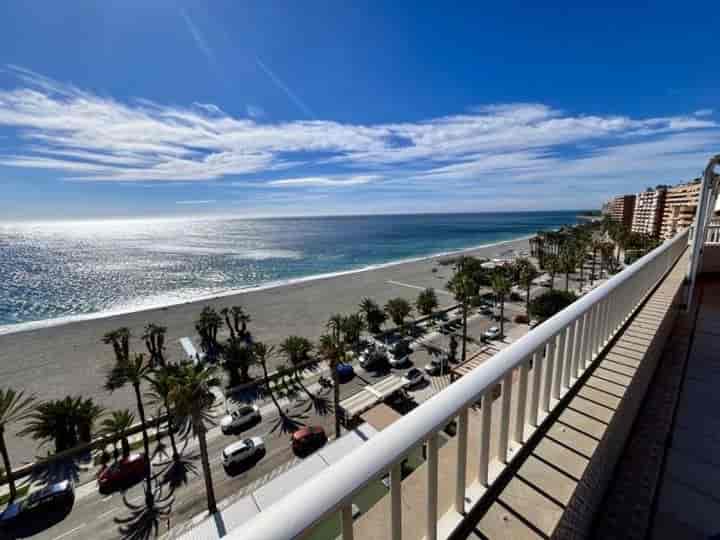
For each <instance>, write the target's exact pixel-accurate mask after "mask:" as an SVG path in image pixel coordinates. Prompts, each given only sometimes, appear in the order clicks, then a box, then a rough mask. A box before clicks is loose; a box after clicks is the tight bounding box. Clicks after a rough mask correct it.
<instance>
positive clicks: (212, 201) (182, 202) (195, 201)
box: [175, 199, 217, 204]
mask: <svg viewBox="0 0 720 540" xmlns="http://www.w3.org/2000/svg"><path fill="white" fill-rule="evenodd" d="M216 202H217V201H216V200H215V199H197V200H189V201H175V204H215V203H216Z"/></svg>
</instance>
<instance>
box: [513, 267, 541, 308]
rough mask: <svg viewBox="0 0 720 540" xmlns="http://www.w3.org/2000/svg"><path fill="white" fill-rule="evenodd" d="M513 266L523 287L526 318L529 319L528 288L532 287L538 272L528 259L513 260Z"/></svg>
mask: <svg viewBox="0 0 720 540" xmlns="http://www.w3.org/2000/svg"><path fill="white" fill-rule="evenodd" d="M515 266H516V267H517V270H518V279H519V280H520V284H521V285H522V287H523V288H524V289H525V313H526V315H527V318H528V320H530V289H531V288H532V284H533V281H534V280H535V278H537V277H538V275H539V272H538V271H537V268H535V265H534V264H533V263H532V262H531V261H530V259H525V258H521V259H518V260H517V261H515Z"/></svg>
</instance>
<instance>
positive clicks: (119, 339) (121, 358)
mask: <svg viewBox="0 0 720 540" xmlns="http://www.w3.org/2000/svg"><path fill="white" fill-rule="evenodd" d="M102 341H103V343H105V344H108V345H112V348H113V351H114V352H115V361H116V362H118V363H121V362H127V361H129V360H130V330H128V329H127V328H125V327H122V328H118V329H116V330H112V331H110V332H107V333H106V334H105V335H104V336H103V338H102Z"/></svg>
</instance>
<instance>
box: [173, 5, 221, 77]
mask: <svg viewBox="0 0 720 540" xmlns="http://www.w3.org/2000/svg"><path fill="white" fill-rule="evenodd" d="M180 17H182V20H183V21H184V22H185V26H187V29H188V31H189V32H190V35H191V36H192V38H193V40H194V41H195V44H196V45H197V47H198V49H200V51H201V52H202V53H203V54H204V55H205V57H206V58H207V60H208V62H210V64H211V65H212V66H213V67H217V60H216V58H215V53H214V52H213V50H212V49H211V48H210V45H209V44H208V42H207V40H206V39H205V36H203V34H202V32H200V29H199V28H198V27H197V26H196V25H195V23H194V22H193V20H192V18H191V17H190V15H189V14H188V12H187V11H186V10H185V9H184V8H180Z"/></svg>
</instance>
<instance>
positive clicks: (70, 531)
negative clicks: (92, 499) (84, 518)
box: [53, 523, 87, 540]
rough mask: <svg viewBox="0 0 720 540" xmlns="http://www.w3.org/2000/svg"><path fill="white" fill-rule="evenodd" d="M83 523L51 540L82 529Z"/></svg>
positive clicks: (56, 539)
mask: <svg viewBox="0 0 720 540" xmlns="http://www.w3.org/2000/svg"><path fill="white" fill-rule="evenodd" d="M85 525H87V523H81V524H80V525H78V526H77V527H75V528H74V529H70V530H69V531H67V532H64V533H62V534H61V535H60V536H56V537H55V538H54V539H53V540H60V539H61V538H65V537H66V536H68V535H70V534H72V533H74V532H77V531H79V530H80V529H82V528H83V527H84V526H85Z"/></svg>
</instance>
